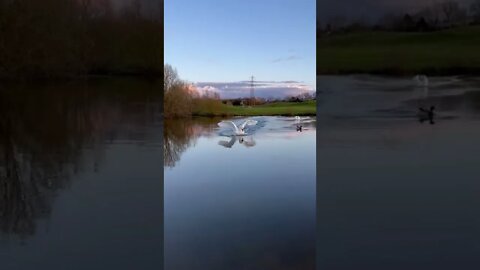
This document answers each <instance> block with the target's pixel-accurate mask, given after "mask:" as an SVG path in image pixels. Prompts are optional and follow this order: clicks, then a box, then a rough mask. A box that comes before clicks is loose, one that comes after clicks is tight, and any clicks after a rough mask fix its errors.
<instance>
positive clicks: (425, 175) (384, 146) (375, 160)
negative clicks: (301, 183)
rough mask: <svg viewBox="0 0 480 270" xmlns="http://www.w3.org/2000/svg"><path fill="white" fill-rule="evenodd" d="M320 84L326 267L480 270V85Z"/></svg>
mask: <svg viewBox="0 0 480 270" xmlns="http://www.w3.org/2000/svg"><path fill="white" fill-rule="evenodd" d="M317 85H318V86H317V91H319V94H318V97H319V98H318V110H317V114H318V119H317V121H318V133H317V136H318V137H317V138H318V140H317V147H318V150H317V151H318V153H317V164H318V167H317V170H318V171H317V176H318V180H317V190H318V193H317V218H318V219H317V222H318V224H317V226H318V228H317V229H318V231H317V232H318V235H317V240H318V241H317V269H322V270H330V269H370V270H372V269H389V270H391V269H479V268H480V256H479V254H480V214H479V207H480V181H479V180H480V166H479V164H480V158H479V153H480V143H479V138H480V78H472V77H443V78H430V84H429V87H428V89H427V88H425V87H418V86H415V84H414V83H413V81H412V78H388V77H374V76H321V77H318V78H317ZM430 106H435V112H436V114H435V116H434V119H433V123H430V121H429V120H428V119H427V120H425V119H421V118H419V116H417V112H418V107H424V108H429V107H430ZM421 120H422V121H421Z"/></svg>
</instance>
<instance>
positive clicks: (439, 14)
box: [317, 0, 480, 35]
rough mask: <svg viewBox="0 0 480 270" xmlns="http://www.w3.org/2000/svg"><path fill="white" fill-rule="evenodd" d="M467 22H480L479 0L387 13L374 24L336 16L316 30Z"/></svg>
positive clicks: (423, 27)
mask: <svg viewBox="0 0 480 270" xmlns="http://www.w3.org/2000/svg"><path fill="white" fill-rule="evenodd" d="M467 24H480V0H475V1H474V2H473V3H472V4H471V5H470V6H469V7H464V6H462V5H461V4H459V3H458V2H455V1H452V0H446V1H443V2H438V3H435V4H433V5H430V6H427V7H425V8H422V9H420V10H418V11H417V12H415V13H411V14H410V13H406V14H386V15H385V16H383V17H382V18H381V19H380V20H379V21H378V22H376V23H373V24H372V23H370V24H369V23H367V22H365V21H363V20H355V21H351V22H349V21H348V20H347V19H346V18H344V17H341V16H336V17H333V18H331V19H330V20H328V21H327V22H326V23H324V24H322V23H321V22H317V28H318V29H317V30H318V31H317V32H318V33H319V34H320V35H325V34H330V33H339V32H354V31H366V30H384V31H409V32H422V31H436V30H441V29H446V28H451V27H456V26H461V25H467Z"/></svg>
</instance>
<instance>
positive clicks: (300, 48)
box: [164, 0, 316, 89]
mask: <svg viewBox="0 0 480 270" xmlns="http://www.w3.org/2000/svg"><path fill="white" fill-rule="evenodd" d="M315 13H316V4H315V0H250V1H240V0H165V24H164V27H165V33H164V35H165V36H164V37H165V39H164V40H165V49H164V57H165V63H168V64H171V65H172V66H173V67H175V68H177V70H178V72H179V75H180V77H181V78H182V79H184V80H187V81H190V82H194V83H199V82H217V83H218V82H238V81H243V80H248V78H249V77H250V76H252V75H253V76H255V77H256V79H258V80H261V81H276V82H280V81H297V82H301V83H302V85H304V84H306V85H308V86H310V88H312V89H313V88H314V86H315V58H316V57H315V44H316V40H315V25H316V14H315Z"/></svg>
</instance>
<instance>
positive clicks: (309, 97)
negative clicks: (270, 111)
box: [222, 92, 316, 106]
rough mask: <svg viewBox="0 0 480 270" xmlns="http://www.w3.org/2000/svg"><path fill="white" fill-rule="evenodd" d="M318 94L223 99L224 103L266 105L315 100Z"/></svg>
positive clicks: (306, 93) (305, 93)
mask: <svg viewBox="0 0 480 270" xmlns="http://www.w3.org/2000/svg"><path fill="white" fill-rule="evenodd" d="M315 99H316V94H315V93H311V92H304V93H301V94H298V95H294V96H287V97H285V98H273V97H270V98H259V97H257V98H255V99H254V100H252V99H251V98H235V99H228V100H223V101H222V102H223V103H224V104H228V105H233V106H248V105H253V104H255V105H264V104H268V103H274V102H304V101H308V100H315Z"/></svg>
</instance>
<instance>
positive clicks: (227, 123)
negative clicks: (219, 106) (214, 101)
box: [218, 121, 238, 132]
mask: <svg viewBox="0 0 480 270" xmlns="http://www.w3.org/2000/svg"><path fill="white" fill-rule="evenodd" d="M218 126H219V127H223V128H230V129H232V130H233V131H235V132H238V127H237V125H235V123H233V122H232V121H222V122H220V123H218Z"/></svg>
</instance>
